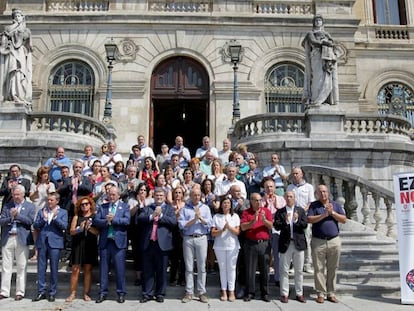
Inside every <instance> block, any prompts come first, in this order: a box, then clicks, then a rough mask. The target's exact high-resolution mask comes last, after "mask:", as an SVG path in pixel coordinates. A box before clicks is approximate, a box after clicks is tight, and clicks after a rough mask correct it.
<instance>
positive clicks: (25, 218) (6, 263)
mask: <svg viewBox="0 0 414 311" xmlns="http://www.w3.org/2000/svg"><path fill="white" fill-rule="evenodd" d="M11 192H12V201H10V202H8V203H6V204H5V205H4V207H3V210H2V212H1V216H0V226H1V246H2V247H1V253H2V257H3V264H2V268H1V292H0V300H2V299H4V298H8V297H10V285H11V277H12V272H13V260H14V259H16V297H15V300H17V301H19V300H22V299H23V298H24V296H25V290H26V272H27V260H28V258H29V245H28V244H27V238H28V236H29V234H30V227H31V225H32V224H33V221H34V218H35V215H36V208H35V206H34V205H33V204H32V203H30V202H27V201H25V199H24V194H25V188H24V186H22V185H15V186H13V188H12V191H11Z"/></svg>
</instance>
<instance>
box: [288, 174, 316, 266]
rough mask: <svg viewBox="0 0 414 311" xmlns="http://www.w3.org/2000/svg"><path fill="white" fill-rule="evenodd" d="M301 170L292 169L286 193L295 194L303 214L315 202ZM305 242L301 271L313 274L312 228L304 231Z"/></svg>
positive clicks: (312, 192)
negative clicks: (306, 245)
mask: <svg viewBox="0 0 414 311" xmlns="http://www.w3.org/2000/svg"><path fill="white" fill-rule="evenodd" d="M303 175H304V174H303V171H302V168H300V167H294V168H293V169H292V173H291V176H292V183H291V184H290V185H289V186H288V187H287V191H292V192H293V193H294V194H295V198H296V205H298V206H300V207H302V208H303V209H304V210H305V212H308V208H309V205H310V204H311V202H313V201H315V189H314V188H313V186H312V185H311V184H309V183H307V182H306V180H305V179H304V176H303ZM305 235H306V242H307V244H308V247H307V248H306V250H305V263H304V266H303V271H305V272H307V273H313V269H312V254H311V245H310V243H311V238H312V226H308V227H307V228H306V230H305Z"/></svg>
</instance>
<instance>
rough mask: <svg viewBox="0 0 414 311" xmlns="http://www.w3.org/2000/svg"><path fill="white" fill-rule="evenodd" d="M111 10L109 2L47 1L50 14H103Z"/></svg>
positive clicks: (47, 9) (91, 0)
mask: <svg viewBox="0 0 414 311" xmlns="http://www.w3.org/2000/svg"><path fill="white" fill-rule="evenodd" d="M108 10H109V0H46V11H48V12H59V11H61V12H64V11H71V12H73V11H79V12H102V11H108Z"/></svg>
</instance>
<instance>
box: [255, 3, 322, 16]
mask: <svg viewBox="0 0 414 311" xmlns="http://www.w3.org/2000/svg"><path fill="white" fill-rule="evenodd" d="M252 2H253V13H256V14H274V15H313V14H314V6H313V3H312V1H288V0H287V1H286V0H285V1H269V0H268V1H264V0H256V1H252Z"/></svg>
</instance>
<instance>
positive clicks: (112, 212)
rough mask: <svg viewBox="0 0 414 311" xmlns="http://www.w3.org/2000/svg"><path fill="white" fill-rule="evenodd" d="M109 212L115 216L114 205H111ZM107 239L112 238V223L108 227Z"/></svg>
mask: <svg viewBox="0 0 414 311" xmlns="http://www.w3.org/2000/svg"><path fill="white" fill-rule="evenodd" d="M109 212H110V213H111V214H113V215H115V212H116V207H115V203H112V204H111V209H110V211H109ZM108 238H110V239H113V238H114V226H113V225H112V223H111V224H110V225H109V227H108Z"/></svg>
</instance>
